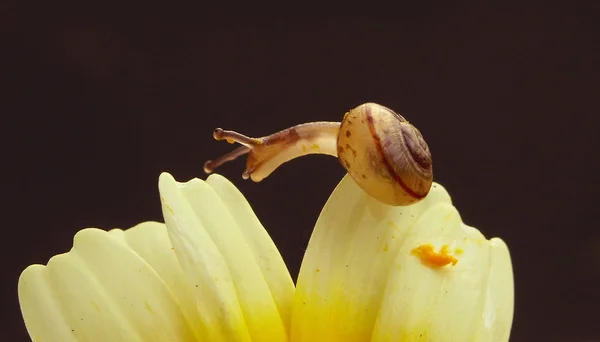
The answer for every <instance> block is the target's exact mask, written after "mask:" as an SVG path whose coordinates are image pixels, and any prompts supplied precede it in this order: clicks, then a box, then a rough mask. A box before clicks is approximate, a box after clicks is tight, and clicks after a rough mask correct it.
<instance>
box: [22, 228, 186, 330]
mask: <svg viewBox="0 0 600 342" xmlns="http://www.w3.org/2000/svg"><path fill="white" fill-rule="evenodd" d="M19 301H20V303H21V310H22V313H23V317H24V319H25V324H26V326H27V329H28V331H29V333H30V336H31V337H32V339H33V340H34V341H61V342H62V341H194V340H195V339H196V337H195V336H194V333H193V331H192V330H191V329H190V327H189V324H188V322H187V321H186V319H185V317H184V316H183V314H182V313H181V310H180V308H179V306H178V303H177V302H176V300H175V299H174V298H173V296H172V295H171V292H170V291H169V289H168V288H167V287H166V286H165V284H164V282H163V281H162V279H161V278H160V277H159V276H158V275H157V273H156V272H155V271H154V270H153V269H152V268H151V267H150V266H149V265H148V264H147V263H146V262H145V261H144V260H143V259H142V258H141V257H140V256H139V255H137V254H136V253H135V252H134V251H133V250H131V249H130V248H128V247H127V246H126V245H125V244H123V243H122V242H121V241H119V239H116V238H114V237H113V236H111V235H110V234H108V233H107V232H104V231H101V230H98V229H84V230H82V231H80V232H79V233H77V234H76V235H75V241H74V244H73V249H71V251H70V252H68V253H66V254H61V255H57V256H55V257H53V258H52V259H51V260H50V261H49V262H48V266H46V267H44V266H40V265H33V266H30V267H29V268H27V269H26V270H25V271H24V272H23V274H22V275H21V277H20V279H19ZM53 324H56V326H55V327H54V326H53Z"/></svg>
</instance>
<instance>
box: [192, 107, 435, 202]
mask: <svg viewBox="0 0 600 342" xmlns="http://www.w3.org/2000/svg"><path fill="white" fill-rule="evenodd" d="M213 136H214V138H215V139H216V140H227V141H228V142H230V143H234V142H237V143H239V144H241V145H243V146H241V147H239V148H237V149H235V150H233V151H231V152H229V153H227V154H225V155H224V156H222V157H220V158H218V159H216V160H212V161H211V160H209V161H207V162H206V163H205V164H204V171H205V172H206V173H211V172H212V171H213V170H214V169H215V168H216V167H218V166H219V165H221V164H223V163H225V162H227V161H230V160H233V159H235V158H237V157H239V156H242V155H245V154H248V160H247V163H246V170H245V171H244V173H243V174H242V177H243V178H244V179H247V178H251V179H252V180H253V181H255V182H259V181H261V180H262V179H264V178H266V177H267V176H268V175H269V174H271V173H272V172H273V171H274V170H275V169H276V168H277V167H279V166H280V165H281V164H283V163H285V162H287V161H289V160H291V159H294V158H297V157H300V156H303V155H306V154H315V153H316V154H328V155H332V156H337V157H338V159H339V161H340V162H341V163H342V165H343V166H344V167H345V168H346V170H347V171H348V173H349V174H350V176H351V177H352V178H353V179H354V180H355V181H356V183H357V184H358V185H359V186H360V187H361V188H362V189H363V190H364V191H365V192H366V193H368V194H369V195H371V196H372V197H374V198H375V199H377V200H379V201H380V202H383V203H385V204H389V205H396V206H398V205H410V204H412V203H415V202H417V201H419V200H421V199H422V198H424V197H425V196H426V195H427V194H428V193H429V189H430V188H431V184H432V182H433V173H432V163H431V153H430V152H429V148H428V147H427V144H426V143H425V140H424V139H423V137H422V135H421V133H420V132H419V130H417V129H416V128H415V127H414V126H413V125H411V124H410V123H408V121H406V119H404V118H403V117H402V116H400V115H398V114H396V113H395V112H394V111H392V110H391V109H389V108H386V107H384V106H381V105H378V104H376V103H365V104H362V105H360V106H358V107H356V108H354V109H352V110H351V111H349V112H348V113H346V115H345V116H344V119H343V121H342V122H341V123H340V122H311V123H306V124H301V125H297V126H294V127H291V128H287V129H285V130H282V131H280V132H277V133H275V134H272V135H269V136H265V137H261V138H251V137H247V136H245V135H242V134H240V133H237V132H234V131H225V130H223V129H220V128H217V129H215V131H214V133H213Z"/></svg>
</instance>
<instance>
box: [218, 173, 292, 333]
mask: <svg viewBox="0 0 600 342" xmlns="http://www.w3.org/2000/svg"><path fill="white" fill-rule="evenodd" d="M206 182H207V183H208V184H209V185H210V186H211V187H212V188H213V190H215V192H216V193H217V195H219V197H220V198H221V200H222V201H223V203H226V204H227V210H228V211H229V214H230V215H231V217H232V218H233V219H234V220H235V222H236V223H237V226H238V228H239V229H240V232H241V233H242V234H243V235H244V239H245V240H246V243H247V244H248V247H250V250H251V251H252V254H253V256H254V261H256V263H257V264H258V266H259V267H260V270H261V272H262V274H263V276H264V277H265V281H266V282H267V285H268V286H269V289H270V290H271V294H272V295H273V300H274V301H275V304H276V305H277V309H278V310H279V314H280V316H281V319H282V321H283V323H284V325H285V327H286V331H289V324H290V316H291V312H292V299H293V298H294V283H293V281H292V277H291V276H290V273H289V271H288V269H287V267H286V265H285V263H284V262H283V258H282V257H281V254H280V253H279V250H277V247H276V246H275V243H273V240H271V237H270V236H269V234H268V233H267V231H266V230H265V228H264V227H263V226H262V224H261V223H260V221H259V220H258V218H257V217H256V215H255V214H254V211H253V210H252V208H251V207H250V204H249V203H248V201H246V199H245V198H244V196H243V195H242V193H241V192H240V191H239V190H238V189H237V188H236V187H235V186H234V185H233V184H232V183H231V182H230V181H228V180H227V179H226V178H225V177H223V176H221V175H218V174H212V175H210V176H209V177H208V179H207V180H206Z"/></svg>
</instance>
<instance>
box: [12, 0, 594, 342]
mask: <svg viewBox="0 0 600 342" xmlns="http://www.w3.org/2000/svg"><path fill="white" fill-rule="evenodd" d="M22 3H24V2H22ZM596 3H597V2H596ZM40 6H41V7H40ZM85 6H87V5H79V6H78V5H75V4H70V5H65V6H58V5H56V4H54V5H38V6H31V7H27V6H26V5H23V4H17V2H16V1H12V2H3V3H2V5H0V13H1V17H0V32H1V33H0V34H1V35H0V39H1V40H0V42H1V44H2V45H1V46H2V48H1V57H0V62H1V63H0V64H1V66H0V68H1V69H0V71H1V72H2V74H1V80H2V81H0V82H1V84H0V86H1V87H2V91H1V95H0V98H1V99H2V100H1V101H0V102H1V103H0V112H1V113H2V135H1V136H2V172H3V173H4V176H3V181H2V186H3V191H2V201H3V203H2V214H3V218H4V223H3V235H2V241H3V244H2V245H3V246H2V254H3V255H2V256H3V259H2V260H3V261H4V264H3V267H2V270H3V271H2V272H3V278H2V280H3V281H2V292H1V299H2V302H1V303H2V310H3V316H2V317H3V319H2V329H0V340H2V341H26V340H27V335H26V331H25V328H24V325H23V323H22V319H21V316H20V312H19V308H18V301H17V296H16V284H17V279H18V275H19V273H20V272H21V270H23V269H24V268H25V267H26V266H27V265H28V264H31V263H45V262H46V261H47V260H48V258H49V257H50V256H52V255H54V254H57V253H59V252H64V251H67V250H68V249H69V248H70V246H71V243H72V236H73V234H74V233H75V232H76V231H77V230H79V229H80V228H83V227H89V226H94V227H104V228H111V227H124V228H125V227H129V226H132V225H134V224H136V223H138V222H140V221H143V220H161V211H160V204H159V199H158V194H157V177H158V175H159V173H160V172H161V171H169V172H171V173H172V174H173V175H174V176H175V177H176V178H177V179H179V180H187V179H190V178H192V177H205V175H204V174H203V172H202V164H203V162H204V161H205V160H206V159H209V158H213V157H215V156H218V155H219V154H221V153H224V152H226V151H228V150H229V149H230V146H229V145H227V144H224V143H217V142H215V141H213V140H212V138H211V132H212V129H213V128H215V127H217V126H220V127H225V128H230V129H238V130H240V131H243V132H245V133H247V134H250V135H263V134H267V133H271V132H274V131H275V130H278V129H282V128H285V127H287V126H290V125H293V124H297V123H301V122H307V121H314V120H340V119H341V117H342V115H343V114H344V112H345V111H346V110H348V109H350V108H352V107H354V106H356V105H358V104H360V103H363V102H366V101H374V102H379V103H381V104H384V105H386V106H389V107H391V108H393V109H395V110H397V111H398V112H400V113H402V114H403V115H404V116H406V117H407V118H408V119H409V120H410V121H411V122H412V123H414V124H415V125H416V126H417V127H419V129H420V130H421V132H423V134H424V136H425V138H426V139H427V141H428V143H429V146H430V148H431V150H432V152H433V156H434V170H435V178H436V180H437V181H438V182H440V183H442V184H444V185H445V186H446V188H447V189H448V190H449V192H450V193H451V195H452V196H453V199H454V201H455V204H456V206H457V207H458V208H459V210H460V211H461V214H462V216H463V218H464V220H465V221H466V222H467V223H469V224H471V225H474V226H476V227H478V228H480V229H481V230H482V231H483V232H484V234H486V236H501V237H502V238H504V239H505V240H506V242H507V243H508V245H509V246H510V248H511V252H512V256H513V262H514V271H515V281H516V306H515V308H516V313H515V321H514V327H513V334H512V339H511V340H512V341H600V324H599V322H600V313H599V309H598V308H599V307H600V291H599V290H600V231H599V225H598V214H597V213H598V209H597V204H598V200H597V198H598V195H599V190H600V189H599V182H598V179H597V175H598V173H599V171H600V163H599V162H598V157H599V151H600V139H599V136H600V134H599V128H598V125H599V124H600V120H598V110H599V109H600V108H599V106H598V91H599V87H598V72H599V71H600V70H599V67H598V63H599V61H600V58H599V57H600V52H599V41H600V40H599V24H598V23H599V21H600V16H599V6H598V5H587V4H586V3H584V2H572V4H571V5H563V6H557V5H549V4H545V5H541V4H530V5H524V4H521V5H519V6H510V5H458V4H453V5H448V4H446V5H444V6H441V7H440V6H433V5H431V4H430V5H429V6H425V5H423V6H417V5H413V6H412V7H403V8H398V9H387V8H378V9H375V8H349V7H320V8H318V9H313V10H309V9H306V8H291V7H290V8H288V7H287V5H286V6H284V7H250V6H247V7H245V8H241V7H237V6H233V5H231V7H230V8H207V7H201V6H199V5H196V7H183V6H174V5H167V4H166V3H164V2H163V3H162V4H161V5H157V6H152V5H148V4H146V5H144V6H140V7H136V6H133V5H127V6H125V7H123V5H119V6H109V5H105V6H104V7H95V8H92V7H85ZM243 166H244V163H243V162H242V161H238V162H235V163H231V164H228V165H227V166H225V167H223V168H222V169H220V170H219V171H220V172H221V173H222V174H224V175H225V176H227V177H228V178H230V179H231V180H232V181H233V182H234V183H235V184H236V185H238V186H239V187H240V188H241V190H242V191H243V192H244V193H245V194H246V196H247V197H248V199H249V200H250V202H251V203H252V204H253V206H254V208H255V210H256V212H257V214H258V216H259V217H260V218H261V220H262V222H263V223H264V225H265V226H266V227H267V229H268V230H269V232H270V233H271V234H272V237H273V239H274V240H275V242H276V243H277V245H278V246H279V248H280V250H281V253H282V254H283V257H284V258H285V260H286V262H287V263H288V265H289V269H290V271H291V272H292V274H296V273H297V271H298V268H299V265H300V261H301V257H302V253H303V248H304V247H305V245H306V243H307V240H308V238H309V236H310V232H311V229H312V226H313V224H314V222H315V220H316V218H317V216H318V214H319V211H320V209H321V207H322V205H323V204H324V202H325V201H326V199H327V197H328V195H329V194H330V192H331V190H332V189H333V188H334V187H335V185H336V184H337V182H338V181H339V180H340V179H341V177H342V175H343V173H344V172H343V169H342V168H341V167H340V166H339V165H338V162H337V161H336V160H335V159H333V158H329V157H325V156H311V157H308V158H304V159H303V160H296V161H293V162H291V163H289V164H286V165H285V166H284V167H282V168H281V169H280V170H279V171H277V172H276V173H274V174H273V175H272V176H271V177H270V178H268V179H266V180H265V181H264V182H262V183H260V184H254V183H252V182H250V181H243V180H242V179H241V177H240V174H241V172H242V170H243Z"/></svg>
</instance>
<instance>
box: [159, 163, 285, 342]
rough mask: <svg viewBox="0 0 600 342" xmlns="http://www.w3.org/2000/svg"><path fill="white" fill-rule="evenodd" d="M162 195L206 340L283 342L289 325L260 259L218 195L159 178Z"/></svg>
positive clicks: (199, 185) (196, 184)
mask: <svg viewBox="0 0 600 342" xmlns="http://www.w3.org/2000/svg"><path fill="white" fill-rule="evenodd" d="M159 190H160V194H161V200H162V204H163V215H164V217H165V222H166V224H167V227H168V233H169V237H170V239H171V242H172V244H173V247H174V248H175V254H176V255H177V258H178V260H179V262H180V264H181V266H182V268H183V270H184V272H185V274H186V277H187V280H188V282H189V283H190V284H191V285H192V290H193V292H194V295H195V298H196V305H197V307H198V311H199V313H200V322H198V324H199V325H200V326H201V328H200V329H201V331H202V337H203V338H205V339H206V340H209V341H251V340H254V341H285V340H286V339H287V332H286V328H285V324H284V322H283V320H282V318H281V316H280V314H279V311H278V308H277V305H276V303H275V300H274V298H273V295H272V294H271V290H270V288H269V285H268V284H267V282H266V280H265V277H264V276H263V274H262V271H261V267H260V266H259V264H258V263H257V261H256V260H255V255H257V254H255V251H253V249H252V248H251V247H250V245H249V243H248V242H247V241H246V238H245V235H244V233H243V232H242V229H241V228H240V227H239V226H238V223H237V222H236V220H235V219H234V218H233V217H232V216H231V214H230V212H229V211H228V209H227V206H226V204H225V203H223V200H222V199H221V198H220V197H219V195H217V193H216V192H215V191H214V190H213V189H212V188H211V186H210V185H209V184H207V183H206V182H203V181H201V180H198V179H194V180H191V181H189V182H187V183H178V182H176V181H175V180H174V179H173V177H172V176H171V175H169V174H162V175H161V176H160V178H159ZM257 238H262V239H266V238H268V236H267V235H264V234H263V235H262V237H261V236H259V237H257ZM265 245H268V244H265ZM259 255H260V253H259ZM271 255H272V254H271Z"/></svg>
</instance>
